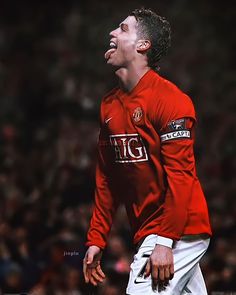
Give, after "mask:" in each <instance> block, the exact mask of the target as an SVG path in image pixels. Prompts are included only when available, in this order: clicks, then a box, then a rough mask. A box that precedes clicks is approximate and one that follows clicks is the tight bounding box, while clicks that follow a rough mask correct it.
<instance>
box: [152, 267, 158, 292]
mask: <svg viewBox="0 0 236 295" xmlns="http://www.w3.org/2000/svg"><path fill="white" fill-rule="evenodd" d="M157 283H158V267H157V266H152V285H153V288H154V290H156V287H157Z"/></svg>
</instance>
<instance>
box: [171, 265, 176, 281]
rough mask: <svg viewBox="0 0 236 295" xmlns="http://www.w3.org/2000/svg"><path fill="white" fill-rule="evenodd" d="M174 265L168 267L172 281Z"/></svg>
mask: <svg viewBox="0 0 236 295" xmlns="http://www.w3.org/2000/svg"><path fill="white" fill-rule="evenodd" d="M174 272H175V271H174V265H173V264H172V265H171V266H170V280H172V279H173V277H174Z"/></svg>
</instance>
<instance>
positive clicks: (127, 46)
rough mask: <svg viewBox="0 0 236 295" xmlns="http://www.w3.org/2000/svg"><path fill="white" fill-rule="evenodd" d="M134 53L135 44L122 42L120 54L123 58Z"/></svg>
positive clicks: (126, 41) (127, 41) (128, 41)
mask: <svg viewBox="0 0 236 295" xmlns="http://www.w3.org/2000/svg"><path fill="white" fill-rule="evenodd" d="M135 51H136V43H135V42H134V41H133V42H132V41H130V40H124V41H123V43H122V46H121V52H122V54H123V55H124V56H126V57H128V56H133V55H134V53H135Z"/></svg>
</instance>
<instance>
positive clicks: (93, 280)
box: [87, 268, 97, 286]
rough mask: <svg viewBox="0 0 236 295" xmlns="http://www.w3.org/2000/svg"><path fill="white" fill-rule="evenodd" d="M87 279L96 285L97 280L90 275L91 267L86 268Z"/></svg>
mask: <svg viewBox="0 0 236 295" xmlns="http://www.w3.org/2000/svg"><path fill="white" fill-rule="evenodd" d="M87 273H88V279H89V283H91V284H92V285H94V286H97V282H96V281H95V279H94V277H93V276H92V269H91V268H88V271H87Z"/></svg>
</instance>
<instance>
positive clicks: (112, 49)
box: [104, 48, 116, 59]
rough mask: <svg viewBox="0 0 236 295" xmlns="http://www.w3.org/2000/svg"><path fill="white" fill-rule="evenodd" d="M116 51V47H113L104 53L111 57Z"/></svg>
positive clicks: (107, 57) (106, 57)
mask: <svg viewBox="0 0 236 295" xmlns="http://www.w3.org/2000/svg"><path fill="white" fill-rule="evenodd" d="M115 51H116V49H115V48H111V49H109V50H107V52H106V53H105V55H104V56H105V59H109V58H110V56H111V54H112V53H114V52H115Z"/></svg>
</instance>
